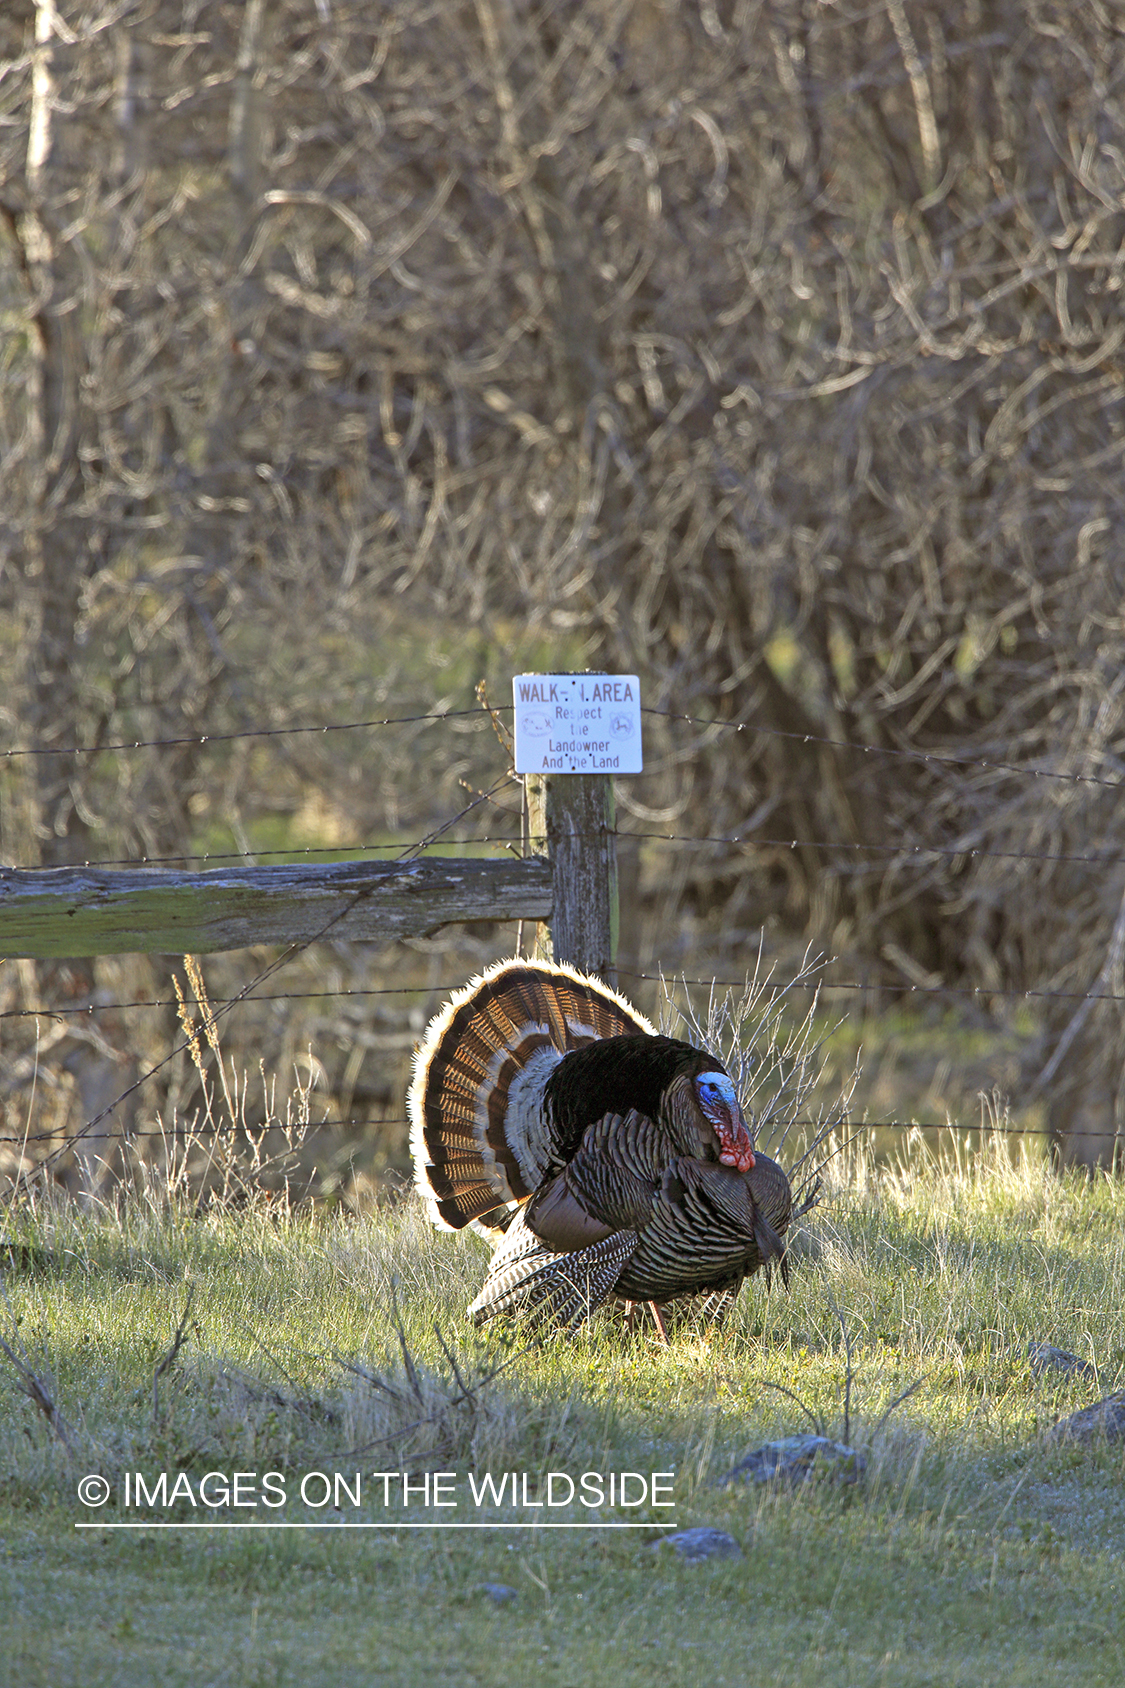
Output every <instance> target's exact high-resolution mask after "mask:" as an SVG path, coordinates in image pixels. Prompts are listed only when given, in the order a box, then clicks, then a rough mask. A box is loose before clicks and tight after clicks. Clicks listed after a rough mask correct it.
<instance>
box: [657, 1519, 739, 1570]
mask: <svg viewBox="0 0 1125 1688" xmlns="http://www.w3.org/2000/svg"><path fill="white" fill-rule="evenodd" d="M653 1546H654V1547H658V1548H659V1547H671V1548H673V1549H674V1550H675V1551H676V1552H677V1553H678V1554H679V1556H680V1558H681V1559H686V1560H687V1562H688V1564H689V1565H695V1564H697V1563H698V1562H699V1560H701V1559H741V1558H742V1549H741V1548H740V1547H739V1545H738V1543H737V1542H736V1541H735V1539H734V1537H733V1536H728V1535H727V1532H726V1531H725V1530H713V1529H711V1528H710V1527H709V1526H708V1525H706V1524H700V1525H699V1526H698V1528H696V1529H694V1530H677V1531H676V1533H675V1534H674V1535H671V1536H662V1537H661V1539H660V1540H659V1541H658V1542H654V1543H653Z"/></svg>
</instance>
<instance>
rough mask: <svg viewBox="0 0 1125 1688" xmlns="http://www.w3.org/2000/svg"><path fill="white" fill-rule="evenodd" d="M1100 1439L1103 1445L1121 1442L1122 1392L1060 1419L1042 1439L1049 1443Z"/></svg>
mask: <svg viewBox="0 0 1125 1688" xmlns="http://www.w3.org/2000/svg"><path fill="white" fill-rule="evenodd" d="M1101 1436H1104V1437H1105V1439H1106V1441H1107V1442H1119V1441H1121V1440H1122V1439H1125V1390H1122V1391H1120V1392H1119V1393H1118V1394H1116V1395H1107V1396H1106V1398H1105V1400H1104V1401H1095V1403H1094V1405H1093V1406H1092V1407H1084V1408H1083V1409H1082V1411H1081V1412H1080V1413H1071V1415H1070V1417H1069V1418H1064V1419H1060V1420H1059V1422H1058V1424H1056V1425H1055V1427H1054V1429H1053V1430H1048V1432H1047V1437H1046V1439H1047V1441H1048V1442H1051V1443H1056V1442H1094V1441H1096V1440H1097V1439H1098V1438H1099V1437H1101Z"/></svg>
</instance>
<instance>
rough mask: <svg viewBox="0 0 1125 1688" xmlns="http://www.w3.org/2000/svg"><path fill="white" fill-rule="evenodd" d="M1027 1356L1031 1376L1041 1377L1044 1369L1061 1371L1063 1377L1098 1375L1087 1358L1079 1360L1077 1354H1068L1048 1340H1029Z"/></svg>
mask: <svg viewBox="0 0 1125 1688" xmlns="http://www.w3.org/2000/svg"><path fill="white" fill-rule="evenodd" d="M1027 1357H1028V1359H1029V1361H1030V1362H1031V1375H1032V1377H1042V1376H1043V1373H1044V1372H1045V1371H1056V1372H1062V1374H1063V1376H1064V1377H1097V1375H1098V1374H1097V1371H1096V1370H1095V1369H1094V1367H1093V1366H1092V1365H1091V1364H1090V1362H1089V1360H1080V1359H1079V1358H1078V1355H1077V1354H1068V1353H1067V1351H1066V1349H1065V1348H1056V1347H1055V1346H1054V1344H1053V1343H1050V1342H1029V1343H1028V1345H1027Z"/></svg>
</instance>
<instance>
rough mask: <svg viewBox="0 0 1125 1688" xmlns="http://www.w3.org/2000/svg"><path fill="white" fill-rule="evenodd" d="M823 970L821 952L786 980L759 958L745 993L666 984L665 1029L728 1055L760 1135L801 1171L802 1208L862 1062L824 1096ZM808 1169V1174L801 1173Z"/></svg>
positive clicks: (827, 1028)
mask: <svg viewBox="0 0 1125 1688" xmlns="http://www.w3.org/2000/svg"><path fill="white" fill-rule="evenodd" d="M823 969H824V962H823V960H822V959H810V958H809V957H808V956H806V958H805V963H804V965H803V966H802V967H801V968H800V969H799V970H797V971H796V973H795V974H794V976H793V977H791V978H789V977H786V978H784V979H782V978H779V977H778V976H777V974H776V970H775V968H774V967H772V966H768V967H767V966H763V965H762V964H761V963H760V962H759V967H758V970H757V971H756V972H755V973H754V975H753V976H752V977H748V978H747V981H746V985H745V987H744V989H743V990H742V992H741V993H739V992H736V991H732V990H724V991H719V990H718V989H717V988H716V987H715V986H714V985H712V987H711V990H710V992H709V994H708V996H707V998H706V1000H705V1001H703V1002H699V1001H698V1000H697V999H696V998H694V997H693V995H692V994H691V993H690V992H689V991H688V988H687V986H686V984H685V985H683V986H682V987H681V990H680V991H678V992H676V991H675V986H674V981H672V982H670V983H669V982H666V983H665V987H664V989H665V1012H664V1016H663V1023H664V1026H665V1029H667V1030H672V1029H673V1028H674V1027H676V1026H677V1025H680V1026H682V1027H683V1028H684V1030H685V1032H686V1035H687V1036H688V1037H689V1038H690V1039H691V1040H692V1042H694V1043H697V1044H698V1045H699V1046H700V1047H701V1048H704V1049H709V1050H711V1051H712V1053H713V1054H715V1055H717V1056H718V1057H719V1059H720V1060H721V1061H722V1063H723V1065H724V1066H725V1067H726V1069H727V1071H728V1072H729V1073H730V1075H731V1077H732V1078H733V1080H734V1082H735V1086H736V1089H737V1091H738V1094H739V1097H740V1099H741V1101H742V1105H743V1107H744V1109H745V1110H746V1112H747V1115H748V1117H749V1119H750V1121H751V1125H752V1129H753V1132H754V1137H755V1141H756V1142H758V1143H760V1145H761V1147H762V1148H763V1149H765V1150H768V1152H769V1153H770V1154H772V1155H774V1156H775V1157H777V1158H780V1159H781V1160H782V1162H783V1164H785V1166H786V1168H787V1170H788V1171H789V1173H790V1176H791V1178H793V1177H796V1182H797V1190H796V1193H797V1198H798V1200H797V1206H798V1208H799V1209H801V1211H805V1210H807V1207H808V1206H811V1205H812V1203H813V1202H814V1201H815V1199H816V1194H817V1189H818V1187H819V1185H818V1180H817V1178H816V1168H817V1165H818V1164H819V1161H820V1160H821V1159H822V1158H823V1156H824V1154H825V1153H826V1146H827V1145H828V1144H829V1142H830V1140H832V1139H834V1138H835V1135H836V1133H838V1132H845V1131H846V1128H847V1125H848V1119H849V1109H850V1107H851V1099H852V1094H853V1092H854V1090H855V1086H856V1082H857V1080H858V1078H859V1068H858V1066H857V1067H856V1069H855V1070H854V1072H852V1073H851V1074H849V1075H848V1076H847V1077H846V1078H845V1081H844V1083H843V1085H842V1087H841V1088H840V1090H839V1092H838V1094H837V1095H835V1096H834V1097H831V1098H830V1099H828V1100H825V1099H824V1097H823V1094H822V1084H823V1079H824V1075H825V1067H826V1065H827V1063H826V1061H825V1058H824V1055H823V1046H824V1043H825V1040H826V1038H828V1037H830V1036H831V1034H832V1031H833V1029H834V1028H833V1027H832V1026H831V1024H829V1023H828V1022H827V1021H826V1020H825V1018H824V1015H823V1011H822V1010H821V1008H820V991H819V986H820V979H821V976H822V974H823ZM681 1002H682V1006H680V1003H681ZM802 1169H804V1176H803V1177H797V1175H798V1174H800V1173H801V1172H802ZM805 1198H807V1200H806V1199H805ZM802 1202H804V1206H803V1207H802Z"/></svg>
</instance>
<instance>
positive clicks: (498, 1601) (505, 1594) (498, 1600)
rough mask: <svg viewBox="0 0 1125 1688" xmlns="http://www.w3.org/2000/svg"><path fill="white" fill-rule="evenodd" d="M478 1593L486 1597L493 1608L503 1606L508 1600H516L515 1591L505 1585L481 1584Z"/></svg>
mask: <svg viewBox="0 0 1125 1688" xmlns="http://www.w3.org/2000/svg"><path fill="white" fill-rule="evenodd" d="M480 1591H481V1593H482V1594H487V1595H488V1598H489V1599H490V1600H491V1601H492V1604H493V1605H494V1606H505V1605H507V1603H508V1601H509V1600H515V1599H518V1596H517V1594H516V1591H515V1589H514V1588H509V1587H508V1585H507V1583H481V1585H480Z"/></svg>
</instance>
